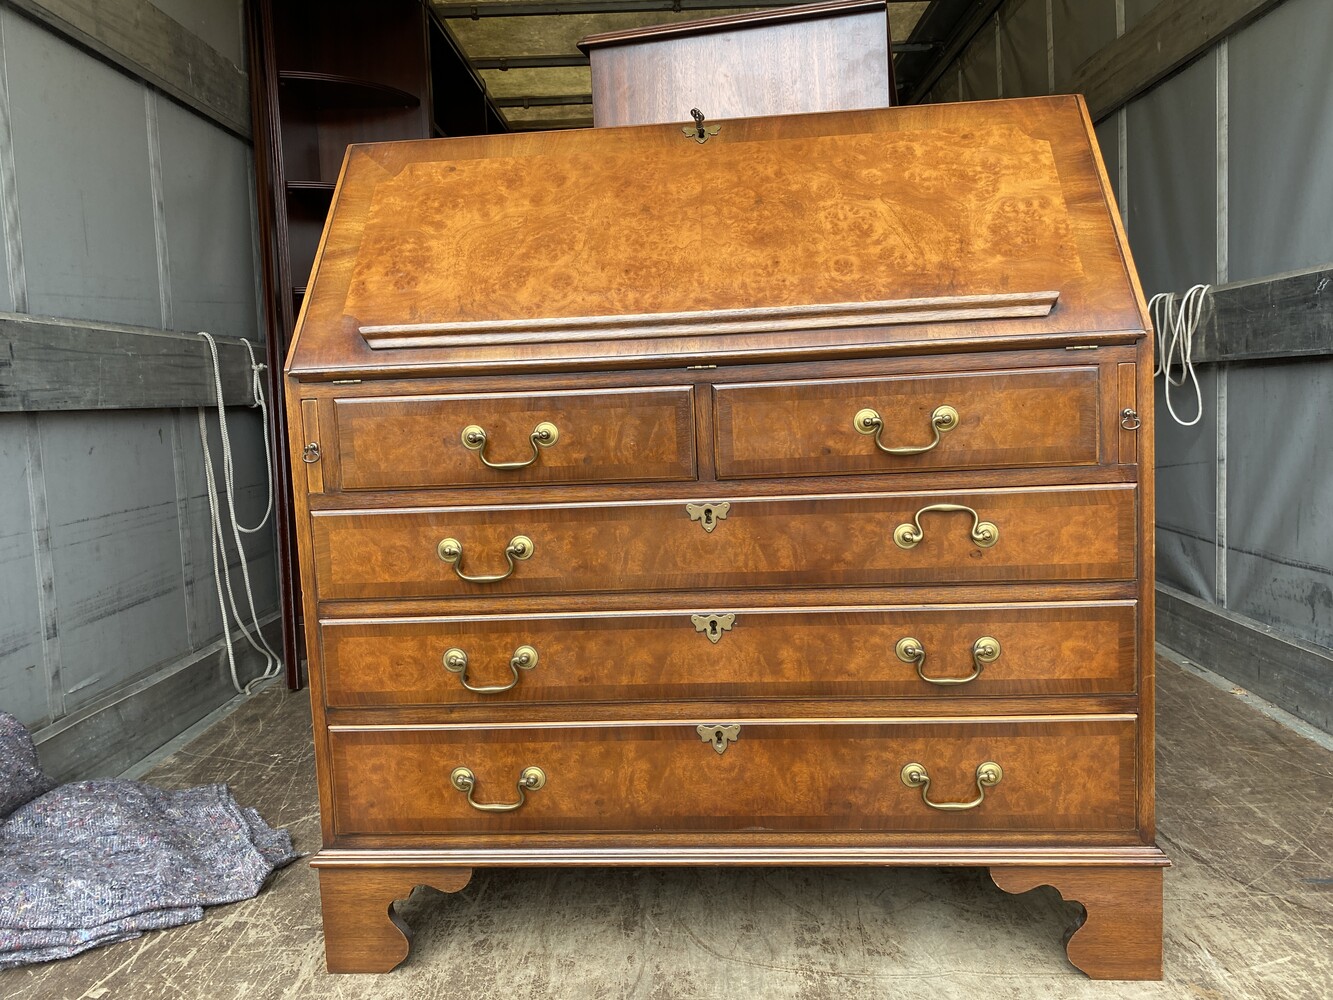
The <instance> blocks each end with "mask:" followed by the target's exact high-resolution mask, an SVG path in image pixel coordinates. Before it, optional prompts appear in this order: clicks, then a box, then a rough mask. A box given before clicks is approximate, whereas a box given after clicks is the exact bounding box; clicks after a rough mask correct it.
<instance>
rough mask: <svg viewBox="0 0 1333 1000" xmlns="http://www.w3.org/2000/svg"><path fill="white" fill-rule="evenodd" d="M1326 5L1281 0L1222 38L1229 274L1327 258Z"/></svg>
mask: <svg viewBox="0 0 1333 1000" xmlns="http://www.w3.org/2000/svg"><path fill="white" fill-rule="evenodd" d="M1330 54H1333V3H1329V2H1328V0H1287V2H1286V3H1284V4H1282V5H1280V6H1279V7H1277V8H1275V9H1274V10H1273V11H1272V12H1271V13H1269V14H1267V15H1266V16H1264V17H1262V18H1260V19H1259V20H1258V21H1256V22H1255V23H1253V24H1251V25H1250V26H1248V27H1247V28H1245V29H1244V30H1242V31H1240V32H1239V33H1237V34H1236V35H1235V36H1233V37H1232V39H1231V41H1230V42H1229V44H1228V59H1229V63H1230V67H1229V82H1230V85H1229V88H1228V95H1229V97H1228V100H1229V104H1230V110H1229V116H1230V130H1229V131H1230V142H1229V144H1228V148H1229V158H1230V174H1229V195H1230V197H1229V202H1228V204H1229V206H1230V211H1229V213H1228V219H1229V235H1230V239H1229V240H1228V243H1229V249H1228V254H1229V263H1230V278H1231V280H1233V281H1241V280H1244V279H1246V278H1259V277H1265V276H1267V275H1270V274H1277V273H1280V272H1282V271H1290V270H1295V269H1296V268H1301V267H1308V266H1312V265H1315V264H1323V263H1326V262H1328V261H1333V180H1331V178H1333V71H1331V70H1330V62H1329V60H1330Z"/></svg>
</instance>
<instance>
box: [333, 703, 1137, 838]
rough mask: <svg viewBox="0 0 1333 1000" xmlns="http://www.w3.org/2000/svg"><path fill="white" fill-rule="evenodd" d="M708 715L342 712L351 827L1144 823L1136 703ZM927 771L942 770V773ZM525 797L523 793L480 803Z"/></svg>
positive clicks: (1022, 827)
mask: <svg viewBox="0 0 1333 1000" xmlns="http://www.w3.org/2000/svg"><path fill="white" fill-rule="evenodd" d="M698 725H704V726H719V727H721V728H720V729H719V730H714V729H709V728H705V729H704V731H703V732H702V733H701V732H700V730H699V728H698V726H697V725H696V723H694V722H691V723H688V724H684V723H670V724H668V723H649V724H638V723H616V724H606V725H585V726H569V727H549V728H541V727H531V728H529V727H513V728H502V727H480V728H453V727H439V728H426V727H421V728H366V729H354V728H350V727H337V726H334V727H331V729H330V732H329V748H330V755H329V759H330V762H331V766H332V775H333V800H334V809H335V828H336V830H337V832H338V833H340V834H393V833H400V834H414V833H415V834H430V833H455V832H488V831H490V832H495V831H529V832H546V831H552V832H554V831H601V832H612V831H675V832H702V831H716V832H725V831H735V832H741V831H746V832H782V831H844V832H846V831H899V830H902V831H914V830H920V831H997V830H1004V831H1020V832H1022V831H1030V832H1032V833H1040V832H1045V831H1061V830H1063V831H1073V830H1078V831H1081V832H1099V831H1100V832H1106V831H1128V830H1131V829H1133V826H1134V802H1135V756H1134V755H1135V726H1134V719H1133V718H1132V717H1105V718H1098V719H1096V720H1090V719H1077V720H1069V721H1048V720H1041V721H1021V722H1020V721H1014V722H975V723H974V722H967V723H962V722H932V723H925V724H911V723H905V722H866V721H852V722H842V721H828V722H825V721H801V722H779V721H755V722H740V723H737V722H735V721H734V720H728V719H726V718H721V719H705V720H699V723H698ZM732 726H738V728H735V729H733V728H730V727H732ZM732 737H734V740H733V739H732ZM719 746H720V747H721V748H722V752H720V753H719V752H718V747H719ZM912 764H915V765H919V767H918V768H915V769H911V768H908V765H912ZM983 765H998V769H993V768H988V767H983ZM458 768H466V769H467V771H468V772H470V779H469V778H468V776H467V775H465V774H462V773H460V772H458V771H457V769H458ZM530 768H535V769H538V771H537V772H533V771H530V770H529V769H530ZM905 771H906V774H905ZM904 777H906V778H907V782H906V783H905V781H904ZM922 777H925V778H928V779H929V780H928V785H926V787H924V788H923V787H922V784H923V782H922V781H921V780H920V779H921V778H922ZM994 779H998V781H996V780H994ZM520 783H522V784H524V785H525V786H526V787H523V788H520ZM538 786H540V787H538ZM923 792H924V795H923ZM982 792H984V799H983V800H982V801H980V802H978V803H977V804H976V805H975V806H974V807H972V808H969V809H961V810H960V809H939V808H935V807H932V806H931V805H929V804H927V801H926V799H927V798H929V800H930V801H931V802H934V803H936V804H937V805H939V804H945V805H947V804H950V803H953V804H961V803H969V802H973V801H975V800H977V799H978V798H979V797H980V793H982ZM520 801H521V802H522V804H521V805H518V806H517V807H516V808H511V809H509V810H506V811H483V810H481V809H478V808H477V807H476V805H474V804H473V803H476V804H477V805H480V806H487V805H491V806H506V805H507V806H514V805H515V804H516V803H519V802H520Z"/></svg>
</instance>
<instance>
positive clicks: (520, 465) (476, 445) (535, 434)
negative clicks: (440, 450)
mask: <svg viewBox="0 0 1333 1000" xmlns="http://www.w3.org/2000/svg"><path fill="white" fill-rule="evenodd" d="M462 437H463V447H464V448H466V449H468V451H475V452H476V453H477V457H478V458H480V459H481V463H482V465H484V466H486V468H488V469H500V470H501V471H506V470H512V469H526V468H527V467H528V466H529V465H531V464H532V463H533V462H535V461H537V457H538V456H539V455H540V454H541V449H543V448H549V447H551V445H553V444H555V443H556V441H558V440H559V439H560V429H559V428H558V427H556V425H555V424H553V423H551V422H550V421H549V420H543V421H542V422H541V423H539V424H538V425H537V426H536V427H534V428H533V429H532V433H531V434H529V435H528V440H529V441H530V442H531V443H532V457H531V458H525V459H523V460H522V461H519V462H492V461H491V460H490V459H489V458H487V457H486V440H487V438H486V428H484V427H482V426H480V425H478V424H468V425H467V426H466V427H464V428H463V434H462Z"/></svg>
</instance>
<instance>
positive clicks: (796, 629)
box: [320, 602, 1136, 707]
mask: <svg viewBox="0 0 1333 1000" xmlns="http://www.w3.org/2000/svg"><path fill="white" fill-rule="evenodd" d="M1135 617H1136V616H1135V607H1134V605H1133V603H1131V602H1123V603H1117V604H1063V605H1043V606H1019V605H1010V606H1001V607H992V606H987V607H951V608H919V607H911V608H902V607H890V608H836V609H822V608H820V609H810V608H777V609H773V608H765V609H758V610H753V609H751V610H745V609H742V610H739V611H736V610H730V611H729V610H726V609H725V608H721V609H713V608H709V609H706V610H704V611H701V612H694V613H691V612H686V611H659V612H653V613H647V614H623V613H617V614H586V615H574V616H557V615H540V616H532V615H521V616H520V615H513V616H511V615H497V616H493V617H486V618H438V619H432V620H425V621H421V620H417V621H377V622H326V623H325V624H324V625H323V627H322V629H321V633H320V634H321V641H322V644H323V646H322V651H323V655H322V662H323V671H324V690H325V699H326V702H327V704H329V705H331V706H335V707H357V706H375V705H456V704H463V705H470V704H486V703H488V702H510V703H517V704H542V703H551V702H592V701H603V702H605V701H671V700H683V699H693V700H699V701H713V700H720V699H729V698H737V699H739V698H744V699H747V700H753V699H756V698H839V697H841V698H881V697H882V698H916V697H921V698H939V697H948V698H954V697H977V696H981V697H1009V696H1018V695H1087V694H1131V693H1133V692H1134V690H1135V663H1136V660H1135ZM460 654H461V655H460ZM446 660H447V661H448V664H449V665H448V666H446ZM969 677H970V678H972V679H971V680H968V678H969ZM925 678H929V680H927V679H925ZM465 685H468V686H470V687H471V688H483V689H487V688H488V689H490V690H482V691H476V690H470V689H469V687H467V686H465ZM502 688H503V689H505V690H499V689H502Z"/></svg>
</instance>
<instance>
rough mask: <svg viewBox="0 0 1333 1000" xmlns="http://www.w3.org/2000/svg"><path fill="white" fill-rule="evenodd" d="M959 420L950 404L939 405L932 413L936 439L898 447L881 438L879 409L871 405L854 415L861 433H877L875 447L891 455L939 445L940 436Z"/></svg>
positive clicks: (907, 453) (882, 424)
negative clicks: (926, 442)
mask: <svg viewBox="0 0 1333 1000" xmlns="http://www.w3.org/2000/svg"><path fill="white" fill-rule="evenodd" d="M958 420H959V417H958V411H957V410H955V409H954V408H953V407H952V406H949V405H948V404H945V405H943V406H937V407H935V411H934V412H933V413H932V414H931V415H930V426H931V427H932V428H933V429H934V431H935V440H934V441H932V442H930V444H922V445H903V446H900V447H897V448H890V447H889V446H888V445H886V444H885V443H884V441H883V440H882V439H881V438H880V434H882V433H883V431H884V419H883V418H882V417H881V416H880V415H879V411H878V410H872V409H870V408H869V407H867V408H866V409H864V410H857V411H856V416H854V417H852V426H853V427H855V428H856V430H857V433H859V434H873V435H875V447H877V448H878V449H879V450H880V451H883V452H887V453H888V454H890V455H920V454H922V453H924V452H927V451H930V450H931V449H932V448H934V447H935V446H936V445H938V444H939V443H940V436H941V435H942V434H944V433H945V432H946V431H951V430H953V429H954V428H955V427H957V426H958Z"/></svg>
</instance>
